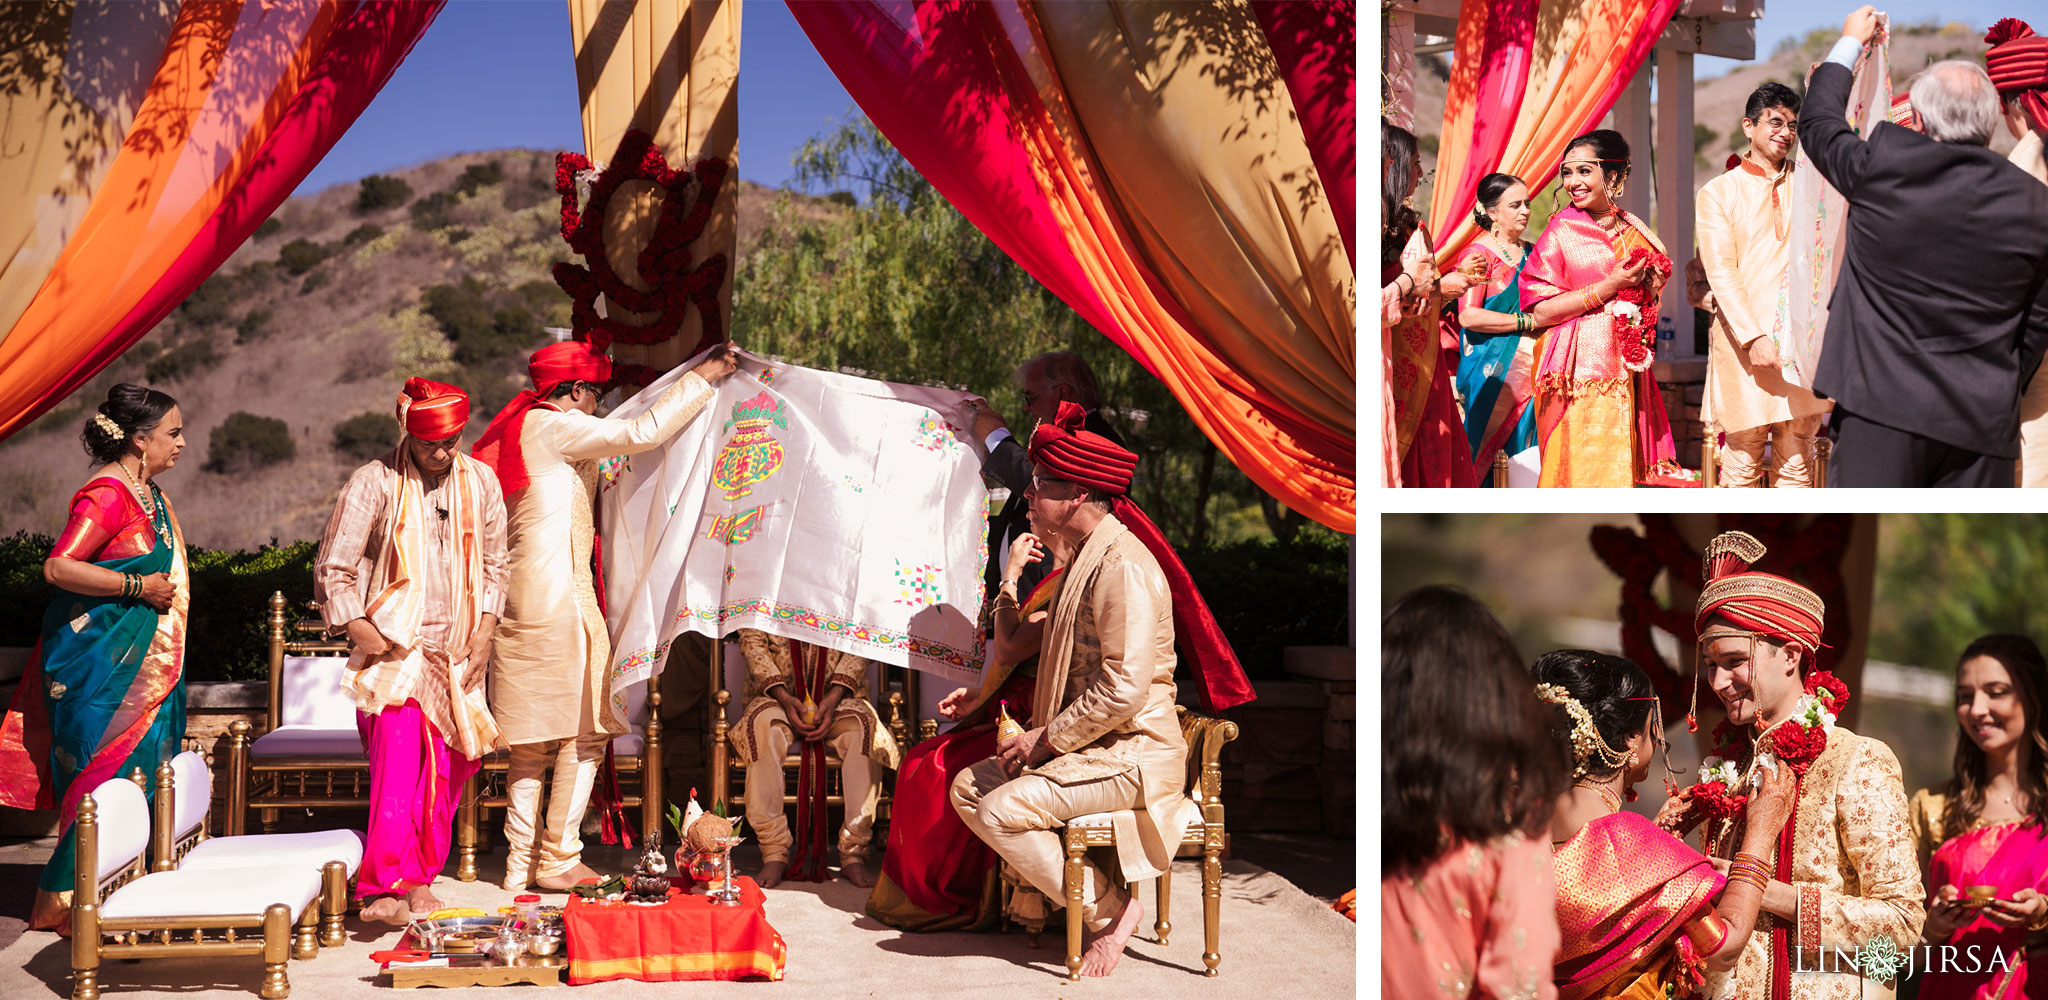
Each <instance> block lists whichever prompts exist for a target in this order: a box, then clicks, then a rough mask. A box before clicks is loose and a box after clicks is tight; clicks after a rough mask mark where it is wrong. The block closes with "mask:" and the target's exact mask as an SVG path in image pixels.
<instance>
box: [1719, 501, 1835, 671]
mask: <svg viewBox="0 0 2048 1000" xmlns="http://www.w3.org/2000/svg"><path fill="white" fill-rule="evenodd" d="M1764 552H1765V549H1764V544H1763V543H1762V542H1759V541H1757V540H1756V538H1755V537H1753V536H1751V535H1749V534H1747V533H1745V532H1741V531H1730V532H1725V533H1723V534H1721V535H1719V536H1717V537H1716V538H1715V539H1714V540H1713V541H1711V542H1709V543H1707V551H1706V559H1705V561H1706V577H1707V585H1706V587H1705V588H1703V589H1702V590H1701V591H1700V602H1699V611H1698V613H1697V614H1696V615H1695V616H1694V618H1693V630H1694V631H1695V632H1696V633H1698V635H1699V637H1700V638H1701V639H1709V638H1717V637H1719V636H1720V635H1735V634H1754V635H1760V636H1763V637H1765V638H1768V639H1774V640H1776V641H1778V642H1782V643H1786V644H1788V645H1798V646H1803V647H1805V648H1806V650H1807V651H1808V652H1818V651H1819V650H1820V648H1821V641H1820V634H1821V629H1822V626H1823V624H1824V621H1825V618H1826V610H1827V609H1826V607H1825V606H1824V605H1823V604H1822V603H1821V599H1820V595H1819V594H1816V593H1814V592H1813V591H1812V590H1810V589H1808V588H1807V587H1805V586H1803V585H1801V584H1798V583H1794V582H1793V581H1791V580H1787V579H1785V578H1784V577H1782V576H1776V575H1774V574H1770V573H1759V572H1756V571H1754V570H1751V569H1750V568H1749V567H1750V566H1751V565H1753V564H1754V563H1755V562H1756V561H1757V560H1759V559H1762V558H1763V557H1764ZM1714 618H1720V619H1723V620H1725V621H1727V622H1728V623H1729V624H1731V625H1733V626H1734V630H1724V629H1722V628H1720V627H1718V626H1717V627H1716V628H1714V629H1709V628H1708V627H1707V622H1708V621H1710V620H1711V619H1714Z"/></svg>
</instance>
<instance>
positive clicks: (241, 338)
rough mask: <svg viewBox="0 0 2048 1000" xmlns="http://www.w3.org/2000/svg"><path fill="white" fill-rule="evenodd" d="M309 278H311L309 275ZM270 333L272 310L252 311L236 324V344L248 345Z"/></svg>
mask: <svg viewBox="0 0 2048 1000" xmlns="http://www.w3.org/2000/svg"><path fill="white" fill-rule="evenodd" d="M307 277H309V278H310V277H311V275H308V276H307ZM269 332H270V310H268V309H251V310H249V312H248V313H247V314H246V315H244V316H243V317H242V320H241V322H239V323H236V324H235V343H237V344H246V343H248V342H249V341H252V340H257V339H259V338H261V337H263V336H264V335H265V334H268V333H269Z"/></svg>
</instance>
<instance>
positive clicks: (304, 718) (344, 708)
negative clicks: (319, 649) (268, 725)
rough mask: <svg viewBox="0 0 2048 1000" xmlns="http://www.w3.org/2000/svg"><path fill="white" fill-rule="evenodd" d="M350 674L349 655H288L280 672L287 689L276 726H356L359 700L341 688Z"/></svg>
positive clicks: (282, 696) (280, 697) (279, 704)
mask: <svg viewBox="0 0 2048 1000" xmlns="http://www.w3.org/2000/svg"><path fill="white" fill-rule="evenodd" d="M347 673H348V657H346V656H287V657H285V658H284V664H283V668H282V669H281V670H280V671H279V675H280V683H282V684H283V685H284V691H283V692H282V694H281V695H280V696H279V698H278V712H277V714H278V716H279V718H278V719H277V725H278V728H280V729H282V728H284V727H286V726H308V727H315V728H320V729H346V730H348V731H350V732H354V731H355V728H356V700H355V698H354V697H352V696H350V695H349V693H348V692H347V691H343V690H342V689H341V678H342V677H343V675H345V674H347Z"/></svg>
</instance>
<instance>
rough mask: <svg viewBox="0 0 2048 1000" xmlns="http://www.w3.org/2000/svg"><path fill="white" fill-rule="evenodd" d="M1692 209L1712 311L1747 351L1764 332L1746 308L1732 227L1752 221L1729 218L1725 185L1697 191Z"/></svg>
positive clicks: (1739, 255) (1746, 291) (1746, 295)
mask: <svg viewBox="0 0 2048 1000" xmlns="http://www.w3.org/2000/svg"><path fill="white" fill-rule="evenodd" d="M1694 208H1695V218H1696V220H1697V225H1698V226H1699V240H1700V266H1701V267H1702V268H1704V269H1705V270H1706V272H1707V285H1708V287H1710V288H1712V289H1713V290H1714V310H1715V311H1716V312H1718V313H1720V314H1721V320H1722V322H1725V323H1727V324H1728V330H1729V332H1731V333H1733V334H1734V335H1735V342H1736V343H1737V344H1740V345H1742V346H1744V347H1748V346H1749V345H1750V344H1751V343H1753V342H1755V341H1756V339H1757V338H1759V337H1762V336H1763V335H1764V329H1763V325H1762V324H1761V322H1760V321H1759V319H1758V317H1757V315H1756V313H1754V312H1752V311H1751V310H1750V308H1749V307H1750V301H1749V289H1748V288H1747V287H1746V286H1745V285H1744V284H1743V281H1742V272H1741V267H1742V250H1741V246H1740V244H1739V243H1738V241H1737V239H1736V232H1735V227H1737V226H1745V225H1754V224H1755V219H1754V218H1742V219H1737V218H1734V217H1733V216H1731V214H1730V212H1729V206H1728V200H1727V185H1726V184H1725V183H1724V184H1708V185H1707V186H1706V187H1703V188H1701V189H1700V193H1699V197H1698V199H1697V200H1696V201H1695V202H1694ZM1766 222H1768V219H1767V220H1766Z"/></svg>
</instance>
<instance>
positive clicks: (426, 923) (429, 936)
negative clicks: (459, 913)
mask: <svg viewBox="0 0 2048 1000" xmlns="http://www.w3.org/2000/svg"><path fill="white" fill-rule="evenodd" d="M507 919H508V918H506V917H443V918H441V919H440V920H415V921H413V922H412V923H410V924H407V925H406V928H405V935H404V940H407V941H408V942H409V944H410V946H411V947H414V948H419V949H422V950H425V951H446V950H447V949H445V948H443V947H441V945H442V944H443V943H444V941H445V939H446V938H447V937H448V935H450V934H456V933H462V934H476V933H478V932H488V933H490V934H491V935H492V936H493V937H495V936H496V935H497V933H498V931H499V930H501V929H503V928H504V926H505V923H506V921H507Z"/></svg>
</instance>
